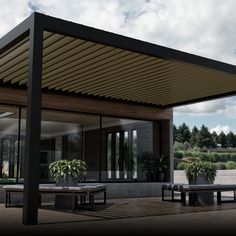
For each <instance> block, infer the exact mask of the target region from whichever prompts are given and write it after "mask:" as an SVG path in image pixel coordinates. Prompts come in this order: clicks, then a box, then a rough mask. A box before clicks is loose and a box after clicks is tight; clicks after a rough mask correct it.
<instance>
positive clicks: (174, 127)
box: [173, 125, 178, 142]
mask: <svg viewBox="0 0 236 236" xmlns="http://www.w3.org/2000/svg"><path fill="white" fill-rule="evenodd" d="M177 134H178V129H177V128H176V126H175V125H173V139H174V140H173V141H174V142H175V141H176V137H177Z"/></svg>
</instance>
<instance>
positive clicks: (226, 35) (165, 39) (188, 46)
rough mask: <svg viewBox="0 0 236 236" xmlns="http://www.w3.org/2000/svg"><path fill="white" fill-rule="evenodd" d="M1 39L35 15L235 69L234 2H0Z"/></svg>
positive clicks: (233, 111) (219, 103) (218, 110)
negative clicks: (104, 31)
mask: <svg viewBox="0 0 236 236" xmlns="http://www.w3.org/2000/svg"><path fill="white" fill-rule="evenodd" d="M0 6H1V11H0V18H1V19H2V20H1V27H0V37H1V36H3V35H4V34H6V33H7V32H8V31H9V30H10V29H12V28H13V27H15V26H16V25H17V24H19V23H20V22H21V21H23V20H24V19H25V18H26V17H28V16H29V15H30V14H31V13H32V12H33V11H39V12H42V13H44V14H47V15H51V16H55V17H58V18H62V19H66V20H69V21H73V22H76V23H80V24H85V25H89V26H92V27H95V28H100V29H103V30H108V31H111V32H115V33H118V34H122V35H126V36H129V37H134V38H138V39H141V40H145V41H149V42H152V43H155V44H159V45H163V46H166V47H171V48H175V49H178V50H181V51H186V52H190V53H193V54H197V55H201V56H204V57H209V58H213V59H215V60H219V61H224V62H227V63H231V64H236V45H235V25H236V14H235V9H236V1H234V0H224V1H222V0H197V1H196V0H178V1H176V0H168V1H166V0H135V1H127V0H99V1H98V0H89V1H88V0H80V1H78V0H70V1H68V0H11V1H6V0H0ZM174 111H175V114H176V115H177V114H181V113H184V114H190V115H196V114H198V115H211V114H226V115H227V116H229V117H236V103H235V102H232V100H227V99H225V100H215V101H212V102H209V103H208V102H204V103H199V104H194V105H191V106H186V107H179V108H176V109H175V110H174Z"/></svg>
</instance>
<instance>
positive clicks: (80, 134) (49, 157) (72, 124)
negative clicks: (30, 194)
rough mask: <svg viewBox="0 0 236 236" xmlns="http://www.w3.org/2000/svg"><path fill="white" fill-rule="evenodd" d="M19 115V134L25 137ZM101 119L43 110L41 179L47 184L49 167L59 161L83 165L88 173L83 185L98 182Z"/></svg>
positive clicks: (23, 116)
mask: <svg viewBox="0 0 236 236" xmlns="http://www.w3.org/2000/svg"><path fill="white" fill-rule="evenodd" d="M25 116H26V111H24V112H23V115H22V122H23V124H22V134H25ZM99 150H100V117H99V116H94V115H85V114H81V113H72V112H61V111H53V110H42V121H41V151H40V153H41V158H40V179H41V181H42V182H48V181H50V179H49V171H48V167H49V164H50V163H51V162H53V161H55V160H61V159H69V160H72V159H81V160H84V161H86V163H87V165H88V172H87V175H86V177H85V179H84V181H95V182H96V181H99V176H100V151H99Z"/></svg>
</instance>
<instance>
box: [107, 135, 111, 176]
mask: <svg viewBox="0 0 236 236" xmlns="http://www.w3.org/2000/svg"><path fill="white" fill-rule="evenodd" d="M111 152H112V134H108V136H107V178H108V179H111V160H112V153H111Z"/></svg>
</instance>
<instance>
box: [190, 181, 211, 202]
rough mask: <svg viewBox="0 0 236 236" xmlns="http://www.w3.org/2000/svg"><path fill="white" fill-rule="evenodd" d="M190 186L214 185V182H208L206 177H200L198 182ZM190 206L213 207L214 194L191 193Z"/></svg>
mask: <svg viewBox="0 0 236 236" xmlns="http://www.w3.org/2000/svg"><path fill="white" fill-rule="evenodd" d="M189 184H213V181H211V182H210V181H208V180H207V179H206V178H205V177H204V176H198V177H197V179H196V181H194V182H192V183H189ZM189 204H190V205H193V204H194V205H195V204H197V205H213V204H214V193H213V192H204V193H190V194H189Z"/></svg>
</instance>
